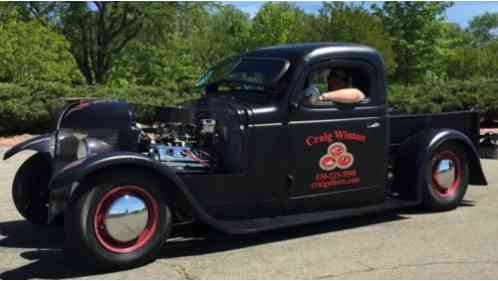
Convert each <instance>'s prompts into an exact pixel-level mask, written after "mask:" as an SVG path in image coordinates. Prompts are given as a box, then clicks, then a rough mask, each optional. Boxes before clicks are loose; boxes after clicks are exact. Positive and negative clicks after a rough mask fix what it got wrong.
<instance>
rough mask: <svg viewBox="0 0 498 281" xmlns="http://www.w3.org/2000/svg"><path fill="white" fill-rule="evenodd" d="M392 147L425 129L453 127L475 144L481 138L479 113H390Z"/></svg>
mask: <svg viewBox="0 0 498 281" xmlns="http://www.w3.org/2000/svg"><path fill="white" fill-rule="evenodd" d="M389 118H390V123H391V132H390V133H391V148H394V149H395V148H396V147H398V146H399V145H400V144H401V143H403V142H404V141H405V140H406V139H408V138H409V137H411V136H413V135H415V134H417V133H418V132H420V131H423V130H429V129H438V128H451V129H455V130H458V131H461V132H462V133H464V134H465V135H467V136H468V137H469V138H470V139H471V140H472V141H473V142H474V144H476V145H477V142H478V140H479V134H480V132H479V128H480V125H479V113H478V112H475V111H455V112H444V113H431V114H395V115H390V116H389Z"/></svg>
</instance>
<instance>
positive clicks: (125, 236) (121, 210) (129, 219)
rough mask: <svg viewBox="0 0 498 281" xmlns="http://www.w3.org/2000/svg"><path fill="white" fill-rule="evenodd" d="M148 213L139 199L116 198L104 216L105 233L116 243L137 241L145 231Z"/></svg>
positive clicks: (132, 196) (128, 196)
mask: <svg viewBox="0 0 498 281" xmlns="http://www.w3.org/2000/svg"><path fill="white" fill-rule="evenodd" d="M148 217H149V212H148V211H147V206H146V203H145V202H144V200H143V199H141V198H140V197H137V196H134V195H130V194H123V195H122V196H120V197H118V198H116V199H115V200H114V201H113V202H112V203H111V204H110V206H109V208H108V209H107V211H106V213H105V216H104V226H105V229H106V232H107V233H108V234H109V236H111V238H113V239H114V240H116V241H120V242H128V241H132V240H134V239H137V238H138V236H139V235H140V234H141V233H142V232H143V231H144V230H145V228H146V226H147V221H148Z"/></svg>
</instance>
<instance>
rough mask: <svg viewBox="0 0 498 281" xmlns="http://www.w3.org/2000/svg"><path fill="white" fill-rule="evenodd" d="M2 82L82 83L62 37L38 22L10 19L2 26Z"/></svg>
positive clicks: (0, 39)
mask: <svg viewBox="0 0 498 281" xmlns="http://www.w3.org/2000/svg"><path fill="white" fill-rule="evenodd" d="M0 41H1V42H2V44H0V81H1V82H14V83H23V82H26V81H33V80H44V81H59V82H64V83H69V82H77V81H81V80H82V77H81V74H80V73H79V71H78V67H77V65H76V63H75V61H74V58H73V57H72V55H71V53H70V51H69V43H68V42H67V41H66V40H65V39H64V37H63V36H61V35H59V34H57V33H55V32H53V31H51V30H49V29H47V28H46V27H44V26H42V24H41V23H40V22H38V21H33V20H32V21H27V22H23V21H19V20H17V19H16V17H15V16H14V17H11V18H10V19H9V20H6V21H4V22H2V23H0Z"/></svg>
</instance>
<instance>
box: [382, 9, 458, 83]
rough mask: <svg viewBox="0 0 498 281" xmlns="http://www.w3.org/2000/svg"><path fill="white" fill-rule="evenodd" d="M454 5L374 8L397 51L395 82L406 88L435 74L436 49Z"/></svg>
mask: <svg viewBox="0 0 498 281" xmlns="http://www.w3.org/2000/svg"><path fill="white" fill-rule="evenodd" d="M450 5H451V3H448V2H385V3H384V4H383V5H382V6H381V7H379V6H377V5H373V6H372V8H373V10H374V12H375V14H376V15H377V16H379V17H380V18H381V19H382V22H383V24H384V27H385V29H386V31H387V32H388V33H389V35H390V36H391V42H392V46H393V48H394V50H396V64H397V68H396V72H395V74H394V78H395V80H397V81H400V82H403V83H405V84H406V83H409V82H414V81H419V80H421V79H422V78H423V77H425V75H426V74H427V73H431V72H434V69H433V66H434V63H433V62H434V60H435V59H437V58H438V53H437V52H436V48H435V46H436V45H437V43H438V38H439V37H440V36H441V33H442V26H441V24H440V23H441V22H442V21H444V18H443V16H442V15H443V13H444V11H445V10H446V9H447V8H448V7H449V6H450Z"/></svg>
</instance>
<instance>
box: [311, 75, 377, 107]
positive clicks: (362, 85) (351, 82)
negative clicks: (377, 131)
mask: <svg viewBox="0 0 498 281" xmlns="http://www.w3.org/2000/svg"><path fill="white" fill-rule="evenodd" d="M367 69H368V68H366V67H362V66H349V65H348V66H340V65H336V66H329V67H320V68H316V69H314V70H312V71H311V72H310V73H309V75H308V77H307V78H306V81H305V83H304V89H303V92H304V94H303V103H304V104H307V105H311V106H332V105H334V104H335V103H336V102H334V101H332V99H333V98H330V97H332V96H337V95H340V96H341V98H346V99H347V98H348V97H349V95H351V97H352V99H353V98H354V99H355V101H357V102H368V99H369V97H370V95H371V81H370V76H369V73H368V70H367ZM359 95H361V96H362V98H358V96H359Z"/></svg>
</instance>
